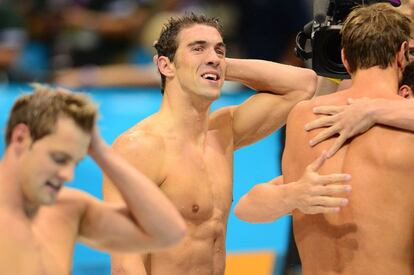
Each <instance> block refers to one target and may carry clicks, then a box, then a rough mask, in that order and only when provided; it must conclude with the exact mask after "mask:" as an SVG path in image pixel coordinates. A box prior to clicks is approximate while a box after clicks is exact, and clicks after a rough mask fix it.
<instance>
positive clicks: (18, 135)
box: [10, 123, 32, 153]
mask: <svg viewBox="0 0 414 275" xmlns="http://www.w3.org/2000/svg"><path fill="white" fill-rule="evenodd" d="M31 142H32V138H31V136H30V130H29V127H27V125H26V124H23V123H19V124H17V125H16V126H15V127H14V129H13V130H12V133H11V137H10V144H13V146H14V148H16V150H17V151H16V152H17V153H21V152H23V150H25V149H27V148H28V147H29V146H30V144H31Z"/></svg>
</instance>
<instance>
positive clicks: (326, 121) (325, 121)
mask: <svg viewBox="0 0 414 275" xmlns="http://www.w3.org/2000/svg"><path fill="white" fill-rule="evenodd" d="M333 123H334V120H333V117H332V116H324V117H321V118H318V119H315V120H313V121H311V122H309V123H307V124H306V125H305V130H306V131H310V130H313V129H316V128H322V127H328V126H331V125H332V124H333Z"/></svg>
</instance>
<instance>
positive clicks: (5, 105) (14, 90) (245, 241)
mask: <svg viewBox="0 0 414 275" xmlns="http://www.w3.org/2000/svg"><path fill="white" fill-rule="evenodd" d="M25 91H30V87H28V86H23V85H7V86H0V130H1V133H2V139H1V141H0V153H1V154H3V150H4V138H3V136H4V132H5V122H6V119H7V116H8V112H9V110H10V108H11V106H12V104H13V102H14V99H15V98H16V97H18V96H19V95H21V94H22V93H23V92H25ZM86 91H87V92H88V93H89V94H90V95H91V96H92V98H93V99H94V100H95V101H96V102H97V103H98V104H99V106H100V119H99V122H98V124H99V127H100V130H101V133H102V136H103V137H104V139H105V140H106V141H107V142H108V143H112V141H113V140H114V139H115V138H116V137H117V136H118V135H119V134H120V133H122V132H123V131H125V130H126V129H128V128H129V127H131V126H133V125H134V124H136V123H137V122H139V121H140V120H142V119H143V118H145V117H147V116H149V115H150V114H152V113H154V112H156V111H157V110H158V108H159V105H160V103H161V99H162V98H161V94H160V92H159V90H158V89H119V88H117V89H107V88H105V89H102V88H100V89H88V90H86ZM251 94H252V92H251V91H247V90H246V91H240V92H239V93H234V94H231V95H226V94H225V95H222V96H221V98H220V99H219V100H217V101H216V102H215V103H214V104H213V105H212V110H215V109H217V108H220V107H222V106H227V105H235V104H239V103H241V102H243V101H244V100H245V99H246V98H247V97H249V96H250V95H251ZM279 140H280V133H279V132H277V133H275V134H272V135H271V136H269V137H267V138H266V139H264V140H262V141H260V142H258V143H256V144H254V145H251V146H248V147H246V148H243V149H241V150H239V151H237V152H236V153H235V164H234V166H235V170H234V193H233V196H234V203H233V206H234V204H235V203H236V202H237V201H238V200H239V199H240V197H241V196H242V195H243V194H244V193H246V192H247V191H248V190H249V189H250V188H251V187H252V186H253V185H254V184H256V183H260V182H264V181H268V180H270V179H271V178H273V177H275V176H277V175H280V169H279V167H280V165H279V156H280V141H279ZM101 182H102V174H101V172H100V171H99V169H98V167H97V166H96V165H95V163H94V162H93V161H92V160H91V159H90V158H86V159H85V160H84V161H83V162H82V163H81V164H80V165H79V166H78V168H77V170H76V176H75V180H74V181H73V182H72V183H69V185H70V186H73V187H76V188H79V189H82V190H85V191H86V192H89V193H91V194H93V195H95V196H96V197H98V198H102V192H101ZM289 223H290V221H289V218H288V217H284V218H282V219H279V220H278V221H277V222H274V223H269V224H249V223H246V222H243V221H240V220H239V219H237V218H236V217H235V216H234V215H233V208H232V211H231V214H230V219H229V223H228V233H227V251H229V252H234V251H256V250H272V251H275V253H276V254H277V255H278V263H277V269H278V270H277V271H275V274H280V268H281V262H282V261H283V258H284V256H285V253H286V249H287V242H288V229H289ZM73 269H74V272H73V274H74V275H95V274H96V275H106V274H110V271H109V270H110V264H109V256H108V255H107V254H106V253H102V252H98V251H94V250H91V249H89V248H87V247H85V246H83V245H81V244H79V245H77V247H76V250H75V255H74V267H73Z"/></svg>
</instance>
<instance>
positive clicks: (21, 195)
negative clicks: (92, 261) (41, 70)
mask: <svg viewBox="0 0 414 275" xmlns="http://www.w3.org/2000/svg"><path fill="white" fill-rule="evenodd" d="M95 117H96V107H95V106H94V105H93V104H92V103H91V102H90V101H89V99H88V98H87V97H85V96H84V95H81V94H75V93H69V92H67V91H62V90H59V89H48V88H45V87H41V86H36V88H35V92H34V93H32V94H28V95H24V96H22V97H20V98H19V99H18V100H17V101H16V103H15V104H14V106H13V108H12V111H11V114H10V119H9V121H8V125H7V130H6V146H7V147H6V149H5V154H4V158H3V159H2V160H1V161H0V183H1V184H0V205H1V207H0V224H1V226H0V228H1V231H2V233H1V234H0V236H1V237H0V243H1V248H0V274H13V275H27V274H33V275H57V274H70V273H71V267H72V254H73V249H74V245H75V242H76V241H77V240H80V241H82V242H83V243H85V244H87V245H90V246H91V247H94V248H96V249H101V250H106V251H109V252H113V251H124V252H131V251H148V249H159V248H163V247H166V246H168V245H172V244H175V243H177V242H178V241H179V240H180V239H181V238H182V237H183V236H184V234H185V223H184V221H183V220H182V218H181V217H180V214H179V213H178V211H177V210H176V209H175V207H174V206H173V205H172V204H171V202H169V201H168V199H167V198H166V197H165V195H164V194H162V192H160V191H159V189H158V188H156V187H155V186H154V184H153V183H152V182H151V181H150V180H149V179H148V178H147V177H145V176H144V175H143V174H141V173H140V172H139V171H138V170H136V169H135V168H133V167H132V166H131V165H130V164H129V163H128V162H126V161H124V160H123V158H121V157H119V156H117V154H115V153H114V152H113V151H112V149H111V148H110V147H109V146H108V145H106V144H105V143H104V141H103V140H102V139H101V138H100V136H99V135H98V132H97V130H96V129H94V128H95V127H94V124H95ZM87 152H88V153H89V155H90V156H91V157H92V158H93V159H94V160H95V161H96V162H97V164H98V165H99V166H100V167H101V168H102V169H103V171H104V172H105V173H106V175H107V176H108V177H110V178H111V179H112V182H113V183H114V184H115V185H116V186H117V188H118V189H119V190H120V193H121V194H122V196H123V198H124V199H125V201H126V205H127V206H128V207H127V208H126V207H125V205H116V204H108V203H102V202H100V201H98V200H97V199H95V198H93V197H91V196H89V195H88V194H86V193H84V192H81V191H78V190H74V189H69V188H65V187H63V184H64V183H65V182H67V181H70V180H72V178H73V173H74V168H75V166H76V164H77V163H78V162H79V161H80V160H81V159H82V158H83V157H84V156H85V154H86V153H87ZM45 206H48V207H45Z"/></svg>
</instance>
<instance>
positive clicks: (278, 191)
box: [234, 183, 294, 223]
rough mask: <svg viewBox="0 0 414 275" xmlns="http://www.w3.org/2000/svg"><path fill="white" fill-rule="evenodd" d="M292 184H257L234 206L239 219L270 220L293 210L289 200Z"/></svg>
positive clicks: (248, 220)
mask: <svg viewBox="0 0 414 275" xmlns="http://www.w3.org/2000/svg"><path fill="white" fill-rule="evenodd" d="M291 188H292V185H289V184H287V185H273V184H269V183H264V184H258V185H256V186H254V187H253V188H252V190H250V191H249V192H248V193H247V194H245V195H244V196H243V197H242V198H241V199H240V200H239V202H238V203H237V205H236V207H235V208H234V214H235V215H236V216H237V217H238V218H240V219H241V220H244V221H247V222H253V223H260V222H272V221H274V220H276V219H278V218H280V217H282V216H284V215H286V214H290V213H291V212H292V211H293V210H294V206H293V204H292V203H291V201H290V198H289V197H290V196H289V195H288V194H289V192H291V190H290V189H291Z"/></svg>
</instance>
